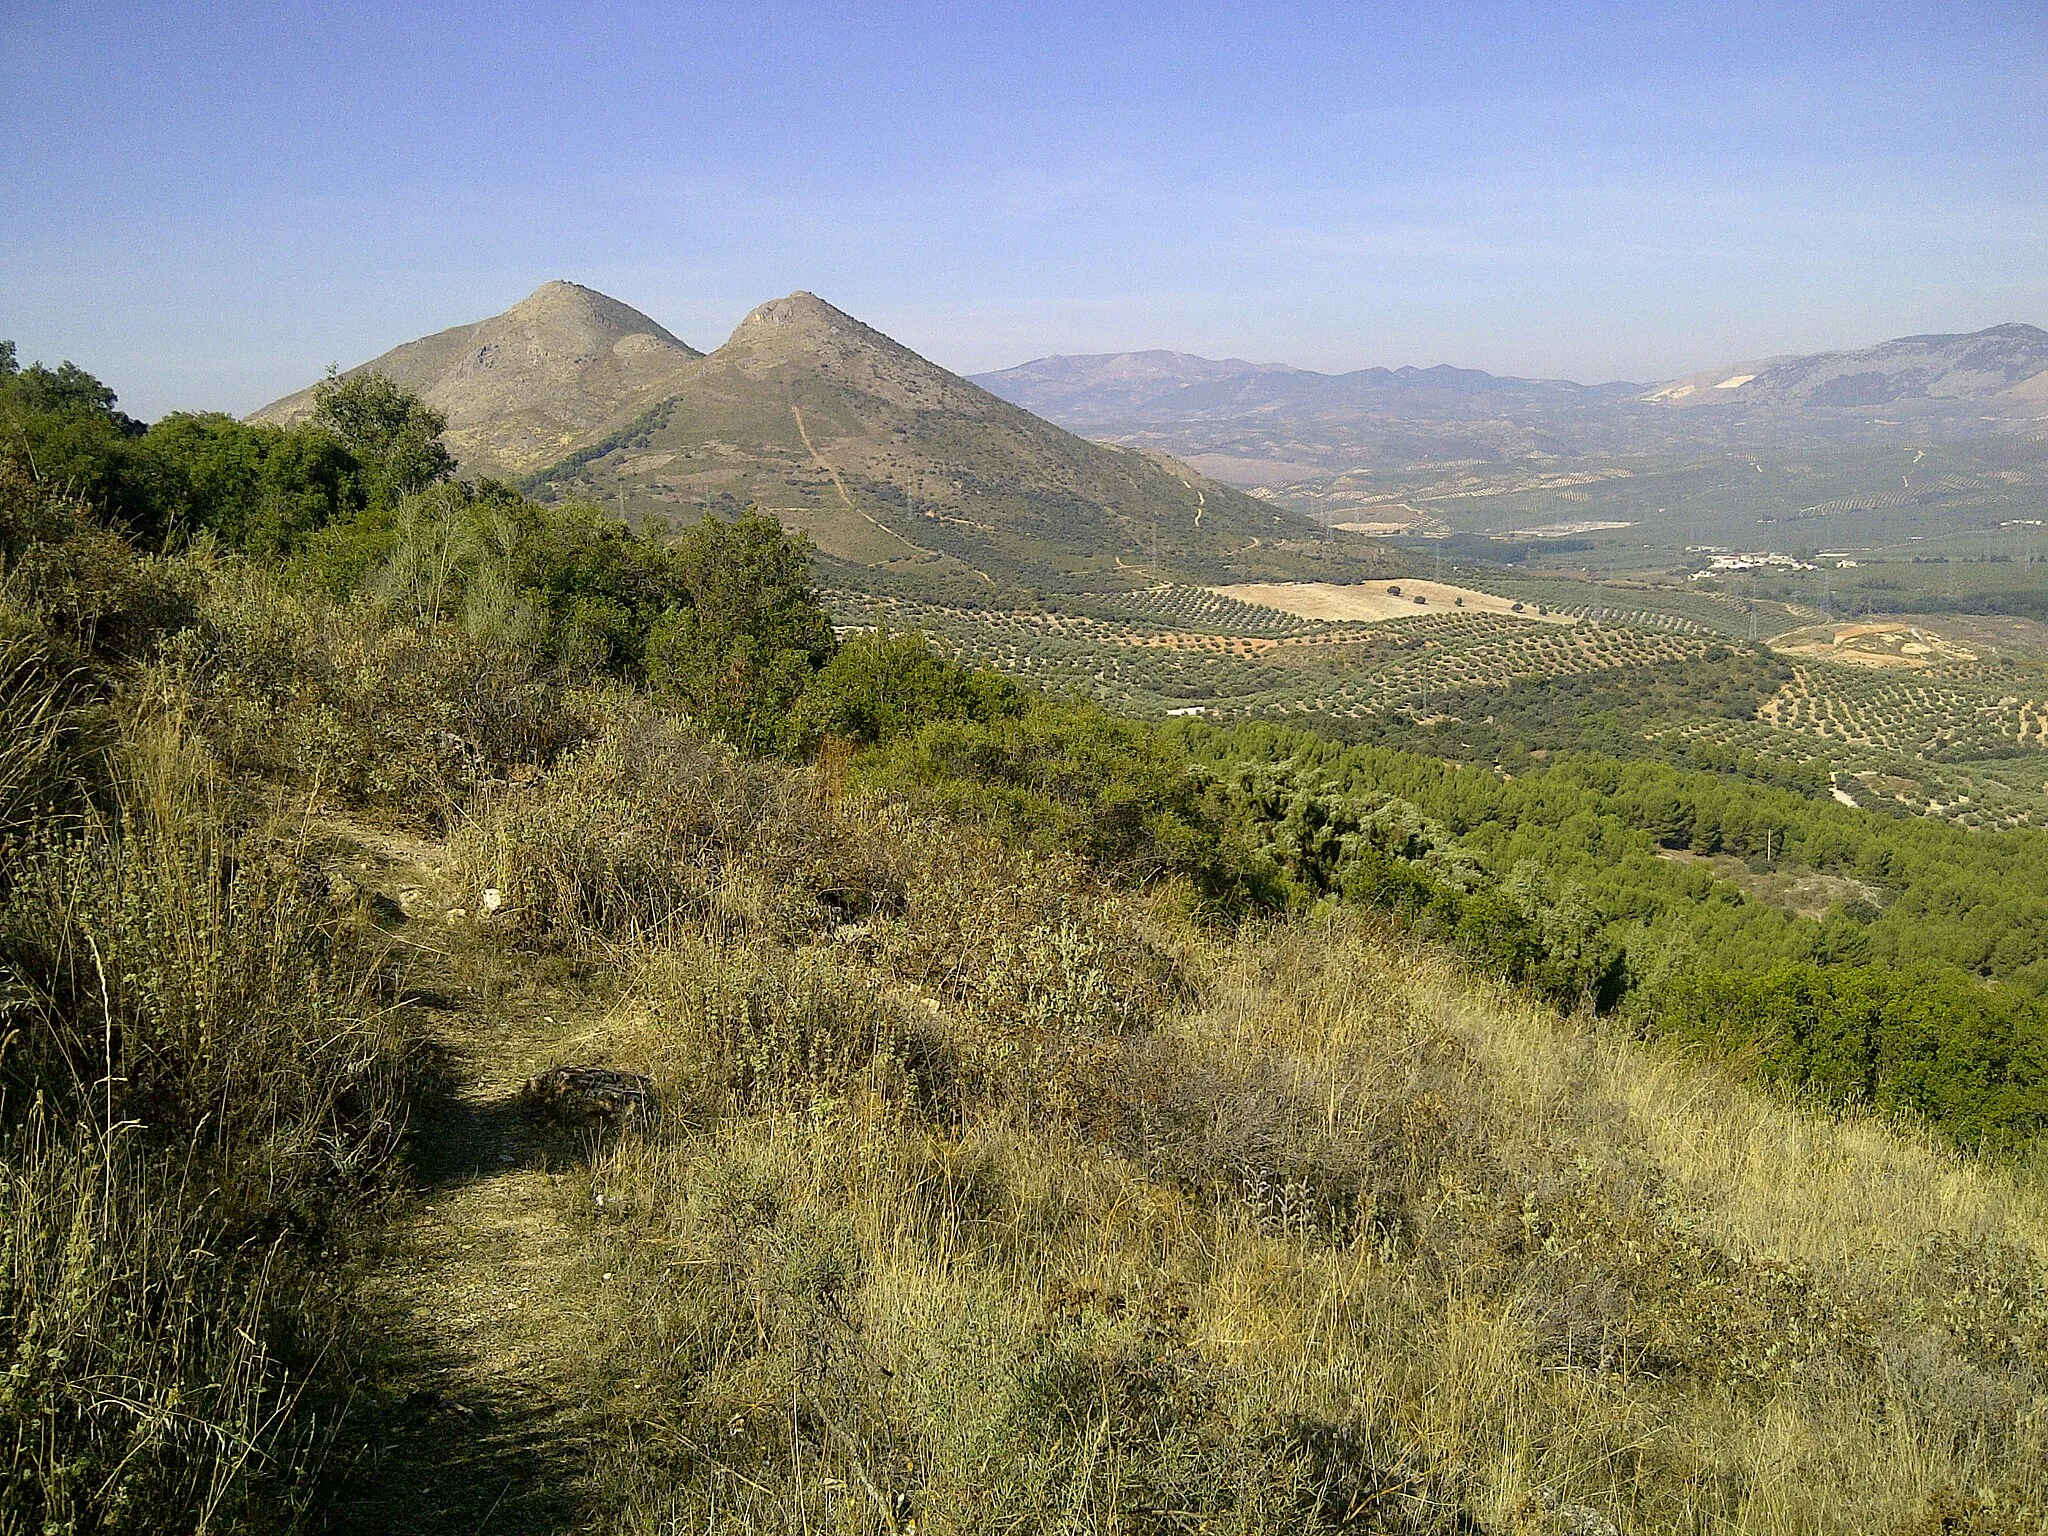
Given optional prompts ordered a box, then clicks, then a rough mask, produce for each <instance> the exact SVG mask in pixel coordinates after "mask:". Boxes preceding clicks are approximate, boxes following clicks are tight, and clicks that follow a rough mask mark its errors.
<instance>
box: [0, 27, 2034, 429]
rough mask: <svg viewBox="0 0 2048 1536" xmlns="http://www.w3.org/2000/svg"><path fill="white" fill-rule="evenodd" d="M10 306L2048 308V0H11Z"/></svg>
mask: <svg viewBox="0 0 2048 1536" xmlns="http://www.w3.org/2000/svg"><path fill="white" fill-rule="evenodd" d="M0 109H4V112H5V119H4V122H0V198H4V201H0V337H4V336H12V337H14V338H15V339H16V340H17V341H18V342H19V343H20V350H21V354H22V357H23V359H24V360H27V359H29V358H41V359H44V360H46V361H50V362H55V361H57V360H59V359H60V358H73V359H75V360H77V361H78V362H80V363H82V364H84V365H85V366H87V367H89V368H91V369H93V370H94V371H95V372H97V373H99V374H100V375H101V376H102V377H104V378H105V379H106V380H107V381H108V382H109V383H111V384H113V385H114V386H115V388H116V389H118V390H119V391H120V393H121V395H122V399H123V403H124V405H126V406H127V407H128V408H129V409H131V410H133V411H135V412H136V413H137V414H139V415H143V416H145V417H154V416H155V415H157V414H159V413H161V412H162V411H165V410H170V409H178V408H194V407H214V408H226V409H234V410H244V409H249V408H252V407H254V406H256V405H258V404H260V403H262V402H263V401H265V400H267V399H269V398H271V397H273V396H275V395H278V394H282V393H284V392H286V391H288V390H290V389H293V388H296V387H299V386H300V385H303V384H305V383H307V382H309V381H310V380H311V379H312V378H313V377H315V376H316V375H317V374H318V372H319V371H320V369H321V368H322V367H324V366H325V365H326V364H327V363H328V362H330V361H339V362H341V363H343V364H348V363H353V362H359V361H362V360H363V359H365V358H367V357H369V356H372V355H374V354H375V353H377V352H380V351H382V350H384V349H385V348H386V347H389V346H391V345H393V344H395V343H397V342H400V341H404V340H407V339H409V338H411V337H413V336H416V335H420V334H422V333H424V332H427V331H431V330H435V329H438V328H440V327H442V326H446V325H452V324H458V323H460V322H463V321H466V320H473V319H477V318H480V317H482V316H483V315H486V314H490V313H492V312H494V311H497V310H500V309H503V308H505V307H506V306H507V305H509V304H511V303H513V302H515V301H516V300H518V299H519V298H521V297H522V296H524V295H525V294H526V293H527V292H529V291H530V290H532V289H533V288H535V287H537V286H538V285H539V284H540V283H542V282H544V281H546V280H547V279H549V278H553V277H567V278H571V279H573V280H575V281H578V282H582V283H586V284H589V285H590V286H592V287H596V288H600V289H602V290H604V291H605V292H607V293H609V294H612V295H613V296H615V297H617V298H620V299H623V300H625V301H626V302H627V303H630V304H633V305H635V306H636V307H638V308H640V309H642V310H645V311H646V312H647V313H649V314H651V315H653V316H654V317H655V318H656V319H658V320H660V321H662V322H663V323H664V324H666V325H667V326H668V327H669V328H670V329H671V330H673V331H675V332H676V333H677V334H679V335H681V336H682V337H683V338H684V339H685V340H688V341H691V342H693V343H695V344H696V345H698V346H702V347H707V348H708V347H711V346H715V345H716V344H717V343H718V342H719V341H720V340H722V339H723V337H724V336H725V334H726V333H727V332H728V331H729V330H730V329H731V327H732V326H733V324H734V323H735V322H736V321H737V320H738V319H739V318H740V316H741V315H743V314H744V313H745V312H746V311H747V310H748V309H749V308H751V307H752V306H753V305H755V304H756V303H759V302H761V301H762V300H764V299H768V298H773V297H775V296H777V295H780V294H782V293H786V292H788V291H790V290H792V289H796V288H809V289H812V290H814V291H816V292H818V293H820V294H822V295H824V296H825V297H826V298H828V299H830V300H832V301H833V302H834V303H837V304H838V305H840V306H841V307H842V308H844V309H847V310H849V311H851V312H852V313H854V314H856V315H859V316H860V317H861V318H863V319H865V320H867V321H869V322H870V323H871V324H874V325H877V326H879V327H881V328H882V329H884V330H886V331H888V332H890V333H891V334H892V335H895V336H896V337H898V338H899V339H900V340H902V341H904V342H905V343H907V344H908V345H910V346H912V347H915V348H916V349H917V350H919V351H921V352H923V353H925V354H926V355H928V356H930V357H932V358H934V359H935V360H937V361H939V362H941V363H944V364H945V365H947V366H949V367H952V368H955V369H958V370H960V371H962V372H972V371H977V370H981V369H987V368H993V367H1001V366H1004V365H1007V364H1010V363H1016V362H1021V361H1023V360H1025V359H1027V358H1031V357H1036V356H1040V355H1043V354H1045V353H1049V352H1100V351H1113V350H1122V349H1126V348H1137V347H1172V348H1176V349H1179V350H1183V351H1191V352H1201V353H1206V354H1209V355H1211V356H1223V355H1235V356H1242V357H1249V358H1253V359H1256V360H1260V361H1284V362H1292V363H1296V364H1300V365H1302V366H1307V367H1317V368H1326V369H1344V368H1354V367H1363V366H1367V365H1371V364H1375V363H1384V364H1389V365H1397V364H1401V363H1410V362H1412V363H1417V364H1430V363H1437V362H1452V363H1458V364H1461V365H1465V366H1471V367H1483V368H1488V369H1492V370H1494V371H1496V372H1511V373H1523V374H1536V375H1545V376H1562V377H1572V378H1580V379H1589V380H1590V379H1608V378H1632V379H1654V378H1659V377H1666V376H1669V375H1672V374H1675V373H1681V372H1689V371H1691V370H1693V369H1695V368H1700V367H1705V366H1709V365H1713V364H1717V363H1720V362H1724V361H1734V360H1739V359H1743V358H1748V357H1754V356H1757V355H1762V354H1768V353H1775V352H1796V351H1811V350H1817V349H1821V348H1826V347H1834V346H1852V345H1858V344H1862V343H1866V342H1870V341H1875V340H1879V339H1882V338H1884V337H1887V336H1892V335H1898V334H1904V333H1909V332H1919V331H1933V330H1968V329H1975V328H1977V327H1979V326H1983V325H1988V324H1993V323H1996V322H1999V321H2003V320H2028V321H2032V322H2035V323H2040V324H2048V5H2044V4H2043V3H2042V0H2015V3H2008V4H1978V3H1971V0H1944V3H1927V4H1910V5H1897V6H1887V5H1884V4H1869V3H1862V4H1854V5H1831V4H1819V5H1816V4H1783V5H1772V6H1747V5H1742V4H1727V3H1724V4H1700V5H1665V4H1657V3H1655V0H1612V3H1606V4H1597V5H1583V6H1572V5H1566V4H1519V5H1497V4H1496V5H1488V4H1460V3H1439V4H1421V3H1418V4H1413V5H1372V4H1359V5H1349V6H1338V5H1296V6H1289V7H1276V6H1265V5H1257V4H1244V3H1242V0H1239V3H1234V4H1221V5H1214V6H1211V5H1206V4H1199V3H1181V4H1170V5H1158V6H1149V5H1121V6H1109V5H1099V6H1088V5H1064V6H1023V5H1018V6H1004V5H993V4H986V3H974V0H957V3H954V4H950V5H943V6H932V7H928V8H925V7H909V6H892V5H889V4H886V3H883V0H869V3H863V4H855V5H847V6H804V7H794V6H791V7H785V6H780V5H774V4H762V3H752V4H746V5H733V6H723V5H682V4H673V5H643V6H621V5H604V4H588V3H586V4H577V5H568V4H563V5H553V4H538V3H521V0H501V3H498V4H494V5H489V6H486V5H475V6H469V7H457V6H434V5H428V4H413V5H384V4H380V3H375V0H357V3H352V4H347V5H335V6H313V5H295V4H290V3H286V0H277V3H271V4H264V5H247V6H234V5H229V4H207V5H180V4H176V3H166V0H158V3H152V4H133V5H131V4H124V3H120V0H101V3H95V4H90V5H87V4H79V3H75V0H65V3H55V4H45V3H25V0H0Z"/></svg>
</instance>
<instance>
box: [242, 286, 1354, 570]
mask: <svg viewBox="0 0 2048 1536" xmlns="http://www.w3.org/2000/svg"><path fill="white" fill-rule="evenodd" d="M360 369H365V370H375V371H377V372H380V373H384V374H387V375H389V376H390V377H392V378H393V379H395V380H397V381H398V382H400V383H402V384H405V385H406V386H407V387H409V388H411V389H413V390H416V391H417V392H418V393H419V394H421V395H422V396H423V397H424V398H425V399H426V400H427V401H429V402H430V403H431V404H433V405H434V406H436V407H437V408H439V409H441V410H442V411H445V412H446V413H447V416H448V422H449V429H448V441H449V444H450V446H451V447H452V448H453V449H454V451H455V452H456V454H457V456H458V458H459V459H460V461H461V465H462V468H463V470H464V472H466V473H473V474H487V475H498V476H501V477H514V478H518V479H521V480H522V481H524V483H526V484H527V485H528V486H529V487H530V488H531V489H533V490H534V491H535V492H536V493H537V494H540V495H544V496H583V497H588V498H592V499H597V500H600V501H602V502H604V503H605V504H607V505H615V506H617V507H618V508H619V509H620V511H621V512H622V513H624V514H626V515H629V516H633V515H642V514H647V513H657V512H658V513H665V514H679V515H682V516H685V517H691V516H698V515H701V514H702V512H703V511H705V510H707V509H710V510H720V511H729V512H730V511H737V510H738V509H739V508H741V507H742V506H745V505H749V504H752V505H757V506H759V507H761V508H762V509H763V510H766V511H770V512H772V513H774V515H775V516H776V517H778V518H779V519H781V520H782V521H783V522H784V523H785V524H786V525H788V526H791V527H794V528H800V529H803V530H804V531H806V532H808V533H809V534H810V535H811V536H812V537H813V539H814V540H815V541H816V542H817V544H818V546H819V548H820V549H821V550H823V551H824V552H825V553H826V554H828V555H830V556H833V557H835V558H837V559H839V560H841V561H845V562H848V563H850V564H854V565H861V566H868V567H879V568H888V569H898V568H901V569H904V570H906V571H909V572H914V573H915V574H917V575H918V576H920V577H922V578H926V579H932V578H952V579H954V580H966V581H970V582H984V583H985V582H990V581H1006V582H1021V583H1028V584H1036V585H1052V586H1064V587H1068V588H1071V587H1072V586H1074V585H1075V584H1076V583H1079V584H1082V585H1104V586H1129V585H1131V584H1133V583H1137V582H1144V581H1148V580H1152V579H1154V578H1155V577H1156V576H1157V575H1158V574H1161V573H1163V572H1165V571H1167V570H1172V571H1175V572H1177V573H1180V574H1184V575H1185V574H1199V573H1201V572H1205V571H1206V572H1209V573H1211V574H1215V575H1218V576H1220V575H1223V574H1226V573H1230V572H1243V571H1247V570H1251V569H1254V568H1258V569H1272V568H1273V567H1272V559H1271V557H1272V556H1273V554H1274V553H1275V552H1276V551H1277V550H1279V549H1280V548H1281V547H1283V546H1285V545H1286V544H1288V543H1289V542H1307V543H1313V542H1315V541H1316V540H1317V539H1318V538H1319V537H1320V533H1319V530H1318V529H1317V528H1316V526H1315V524H1314V523H1312V522H1311V521H1310V520H1309V519H1307V518H1305V517H1303V516H1301V515H1300V514H1298V513H1295V512H1293V511H1290V510H1287V509H1285V508H1282V507H1277V506H1272V505H1268V504H1266V503H1264V502H1261V501H1258V500H1256V499H1254V498H1252V497H1250V496H1247V495H1245V494H1244V493H1243V492H1242V491H1239V490H1235V489H1232V488H1230V487H1228V486H1226V485H1223V484H1221V483H1219V482H1217V481H1215V480H1212V479H1209V478H1206V477H1205V476H1202V475H1200V474H1198V473H1196V472H1195V471H1194V470H1192V469H1190V468H1188V467H1187V466H1186V465H1183V464H1179V463H1177V462H1175V461H1174V460H1173V459H1171V458H1169V457H1167V456H1166V455H1164V454H1160V453H1156V452H1150V451H1145V450H1139V449H1128V448H1120V447H1114V446H1107V445H1104V444H1101V443H1096V442H1091V441H1088V440H1087V439H1085V438H1082V437H1080V436H1077V435H1075V434H1074V433H1072V432H1069V431H1067V430H1065V429H1063V428H1061V427H1058V426H1055V425H1053V424H1052V423H1050V422H1048V421H1045V420H1043V419H1041V418H1040V417H1038V416H1035V415H1033V414H1032V413H1031V412H1030V411H1029V410H1026V409H1024V408H1022V407H1020V406H1017V405H1015V404H1013V403H1011V402H1009V401H1006V400H1003V399H1000V398H998V397H997V396H995V395H993V394H990V393H989V392H988V391H986V390H984V389H982V388H980V387H979V386H977V385H975V384H973V383H971V382H969V381H968V380H966V379H963V378H961V377H959V376H958V375H956V374H952V373H948V372H947V371H946V370H945V369H943V368H940V367H938V366H937V365H936V364H934V363H931V362H928V361H927V360H926V359H924V358H922V357H919V356H918V355H917V354H916V353H914V352H912V351H910V350H909V349H908V348H906V347H903V346H901V345H899V344H898V343H896V342H894V341H892V340H890V339H889V338H888V337H887V336H884V335H882V334H881V333H880V332H879V331H876V330H874V329H873V328H871V327H869V326H867V325H863V324H862V323H861V322H860V321H858V320H856V319H854V318H853V317H852V316H850V315H847V314H845V313H843V312H841V311H840V310H838V309H835V308H834V307H833V306H832V305H830V304H828V303H826V302H825V301H824V300H823V299H820V298H818V297H816V296H815V295H813V294H809V293H795V294H791V295H789V296H788V297H787V298H782V299H777V300H775V301H773V302H772V303H768V304H763V305H762V306H760V308H758V309H756V310H754V311H753V313H751V314H750V315H748V316H747V317H746V319H744V320H743V321H741V322H740V325H739V327H738V328H737V329H736V330H735V331H734V332H733V333H732V336H731V337H730V338H729V339H728V340H727V341H726V342H725V344H724V345H723V346H721V347H719V348H718V349H717V350H716V351H714V352H712V353H710V354H709V355H706V354H703V353H700V352H698V351H696V350H695V349H694V348H692V347H689V346H687V345H685V344H684V343H683V342H681V341H679V340H677V339H676V338H675V337H674V336H672V335H671V334H670V333H669V332H668V331H666V330H664V329H663V328H662V327H661V326H659V325H658V324H656V323H655V322H654V321H652V320H650V319H648V318H647V317H646V316H645V315H642V314H640V313H639V312H638V311H636V310H633V309H631V308H629V307H628V306H626V305H624V304H621V303H619V302H618V301H616V300H614V299H610V298H607V297H605V296H604V295H603V294H600V293H596V292H593V291H592V290H590V289H588V288H582V287H578V286H577V285H575V284H573V283H564V282H556V283H549V284H547V285H546V286H544V287H542V288H541V289H539V290H538V291H536V292H535V293H533V294H532V295H531V296H529V297H528V298H526V299H525V300H523V301H521V302H520V303H519V304H516V305H514V306H513V307H512V308H511V309H509V310H507V311H506V312H505V313H504V314H502V315H497V316H493V317H492V318H490V319H487V320H481V321H478V322H476V323H474V324H471V325H464V326H457V327H454V328H453V329H450V330H446V331H441V332H438V333H436V334H435V335H433V336H429V337H425V338H423V339H421V340H418V341H413V342H408V343H406V344H405V345H403V346H400V347H396V348H394V349H392V350H391V351H389V352H387V353H385V354H383V355H382V356H381V357H377V358H374V359H372V360H371V361H370V362H367V363H364V364H362V365H360ZM357 371H360V370H358V369H351V370H350V372H357ZM311 402H312V395H311V390H310V389H308V390H302V391H300V392H299V393H297V394H295V395H291V396H288V397H286V398H285V399H283V400H279V401H277V402H275V403H274V404H272V405H269V406H266V407H264V408H263V409H262V410H261V411H258V412H257V413H255V418H256V419H259V420H269V421H287V420H290V419H293V418H294V417H296V416H298V415H300V414H302V413H304V412H306V411H308V410H310V409H311ZM1247 557H1250V559H1251V561H1252V564H1251V565H1246V564H1244V563H1243V562H1244V560H1245V559H1246V558H1247ZM1233 562H1235V563H1233Z"/></svg>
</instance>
